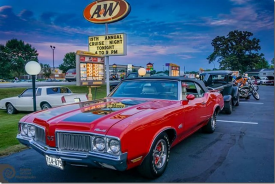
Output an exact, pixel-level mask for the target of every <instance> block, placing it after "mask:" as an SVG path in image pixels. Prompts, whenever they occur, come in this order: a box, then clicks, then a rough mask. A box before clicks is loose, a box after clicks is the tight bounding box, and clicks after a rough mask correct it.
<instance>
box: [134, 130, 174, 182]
mask: <svg viewBox="0 0 275 184" xmlns="http://www.w3.org/2000/svg"><path fill="white" fill-rule="evenodd" d="M169 154H170V143H169V139H168V135H167V134H166V133H165V132H163V133H161V134H160V135H159V136H157V138H156V139H155V141H154V143H153V144H152V147H151V149H150V152H149V154H148V155H147V156H146V158H145V159H144V160H143V162H142V164H141V165H140V166H139V167H138V170H139V172H140V174H141V175H143V176H145V177H146V178H151V179H152V178H157V177H159V176H161V175H162V174H163V173H164V171H165V169H166V166H167V164H168V160H169Z"/></svg>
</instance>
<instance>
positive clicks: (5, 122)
mask: <svg viewBox="0 0 275 184" xmlns="http://www.w3.org/2000/svg"><path fill="white" fill-rule="evenodd" d="M66 87H68V88H70V89H71V91H72V92H73V93H88V91H89V90H88V87H87V86H66ZM25 89H26V88H0V99H3V98H7V97H13V96H18V95H19V94H21V93H22V92H23V91H24V90H25ZM95 92H96V94H95ZM92 95H93V99H94V98H96V99H99V98H104V97H105V96H106V86H105V85H103V86H101V87H98V88H97V89H95V88H92ZM29 113H31V112H19V113H17V114H7V112H6V111H5V110H0V156H5V155H9V154H11V153H14V152H18V151H21V150H23V149H26V147H25V146H23V145H21V144H20V143H19V141H18V140H17V139H16V135H17V133H18V121H19V120H20V119H21V118H22V117H23V116H25V115H27V114H29Z"/></svg>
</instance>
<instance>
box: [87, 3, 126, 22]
mask: <svg viewBox="0 0 275 184" xmlns="http://www.w3.org/2000/svg"><path fill="white" fill-rule="evenodd" d="M130 11H131V7H130V5H129V4H128V3H127V2H126V1H124V0H98V1H94V2H93V3H91V4H89V5H88V6H86V8H85V9H84V11H83V16H84V18H85V19H86V20H88V21H90V22H93V23H96V24H103V23H111V22H116V21H118V20H121V19H123V18H125V17H126V16H127V15H128V14H129V13H130Z"/></svg>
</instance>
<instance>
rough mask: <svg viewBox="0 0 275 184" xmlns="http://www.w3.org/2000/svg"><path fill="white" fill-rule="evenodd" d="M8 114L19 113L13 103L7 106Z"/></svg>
mask: <svg viewBox="0 0 275 184" xmlns="http://www.w3.org/2000/svg"><path fill="white" fill-rule="evenodd" d="M6 108H7V113H8V114H15V113H17V110H16V109H15V108H14V107H13V105H12V104H11V103H8V104H7V106H6Z"/></svg>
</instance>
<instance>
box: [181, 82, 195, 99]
mask: <svg viewBox="0 0 275 184" xmlns="http://www.w3.org/2000/svg"><path fill="white" fill-rule="evenodd" d="M183 83H185V84H186V95H189V94H192V95H195V97H196V98H197V97H198V91H197V88H196V84H195V83H194V82H183ZM183 92H184V91H183ZM183 95H185V94H183Z"/></svg>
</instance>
